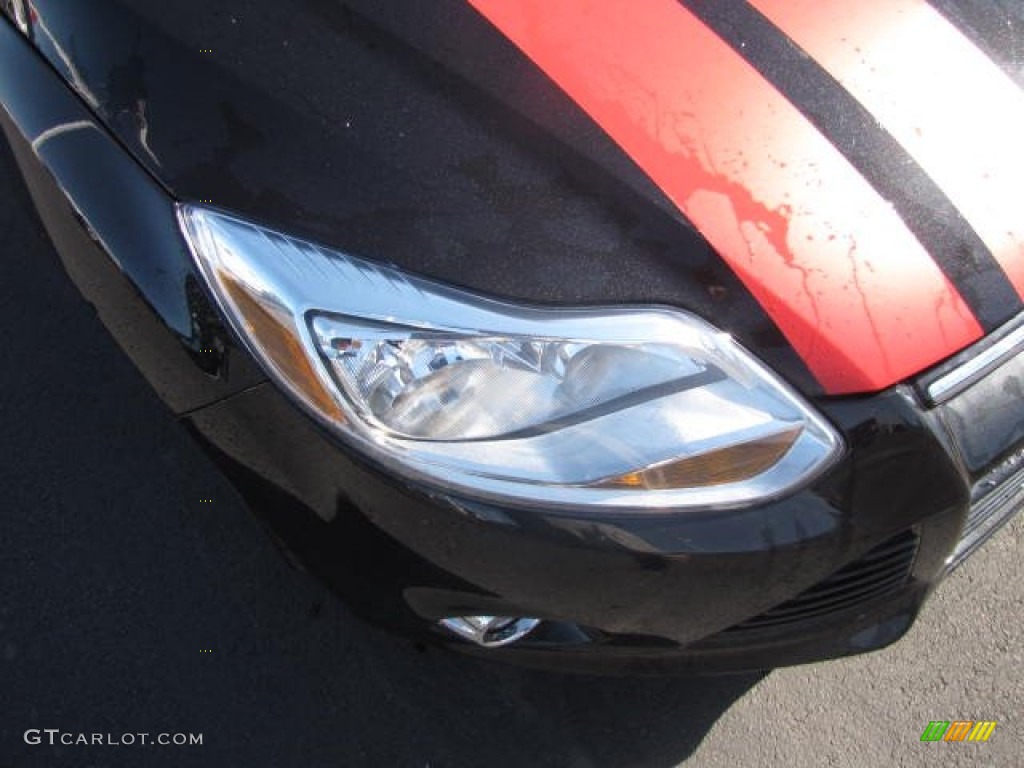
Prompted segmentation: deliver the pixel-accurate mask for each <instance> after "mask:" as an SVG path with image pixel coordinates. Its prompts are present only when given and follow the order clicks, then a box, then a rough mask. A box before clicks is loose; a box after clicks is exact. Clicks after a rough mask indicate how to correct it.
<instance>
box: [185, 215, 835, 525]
mask: <svg viewBox="0 0 1024 768" xmlns="http://www.w3.org/2000/svg"><path fill="white" fill-rule="evenodd" d="M180 216H181V221H182V226H183V229H184V231H185V233H186V236H187V239H188V240H189V243H190V244H191V247H192V250H193V253H194V255H195V258H196V261H197V263H198V265H199V267H200V270H201V271H202V273H203V275H204V276H205V278H206V280H207V281H208V282H209V284H210V286H211V288H212V290H213V292H214V294H215V296H216V297H217V299H218V301H219V303H220V305H221V308H222V309H223V310H224V312H225V314H226V315H227V317H228V319H229V320H230V322H231V323H232V325H233V326H234V328H235V330H236V332H237V333H238V334H239V336H240V337H241V339H242V340H243V342H244V343H245V344H246V345H247V346H248V347H249V348H250V350H251V351H252V352H253V354H254V355H255V356H256V357H257V358H258V359H259V360H260V361H261V363H262V364H263V365H264V367H265V368H266V369H267V371H268V373H269V374H270V375H271V376H272V378H274V379H275V380H276V381H277V382H278V384H279V385H281V386H282V387H284V388H285V389H286V390H287V391H289V392H290V393H291V395H292V396H293V397H294V398H295V399H296V400H297V401H298V402H299V403H300V404H301V405H302V406H304V407H305V408H306V409H307V410H308V411H309V412H310V413H311V414H313V415H314V416H315V417H316V418H318V419H320V420H321V421H322V422H324V423H326V424H327V425H328V426H329V427H330V428H331V429H333V430H334V431H335V432H336V433H337V434H338V435H339V436H340V437H341V438H343V439H345V440H346V441H348V442H349V443H350V444H352V445H353V446H355V447H357V448H358V449H360V450H361V451H363V452H364V453H365V454H366V455H367V456H368V457H369V458H371V459H373V460H374V461H376V462H378V463H379V464H381V465H383V466H384V467H385V468H387V469H389V470H391V471H394V472H396V473H398V474H401V475H403V476H406V477H409V478H411V479H414V480H417V481H420V482H425V483H428V484H430V485H433V486H437V487H441V488H442V489H445V490H448V491H452V492H455V493H457V494H460V495H463V496H471V497H476V498H484V499H489V500H496V501H501V502H504V503H522V504H528V505H538V504H542V505H544V506H546V507H551V508H557V507H563V506H580V505H585V506H588V507H593V508H595V509H599V508H620V509H621V508H631V509H636V510H642V509H680V508H705V509H706V508H724V507H730V506H737V505H741V504H750V503H754V502H757V501H763V500H767V499H771V498H775V497H778V496H780V495H783V494H785V493H788V492H791V491H793V490H794V489H795V488H797V487H798V486H800V485H802V484H804V483H806V482H809V481H810V480H811V479H813V478H814V477H815V476H817V475H818V474H820V473H821V472H822V471H824V469H825V468H826V467H827V466H829V464H830V463H831V462H833V461H834V460H835V459H836V457H837V456H838V455H839V453H840V451H841V442H840V439H839V437H838V435H837V434H836V433H835V431H834V429H832V427H831V426H830V425H829V424H828V423H827V422H825V421H824V420H823V419H822V418H821V417H820V416H819V415H818V414H817V413H816V412H814V411H813V410H812V409H811V408H810V407H809V406H808V405H807V404H806V403H805V402H803V400H802V399H801V398H800V397H799V396H798V395H797V394H796V393H795V392H793V391H792V390H791V389H790V388H789V387H788V386H786V385H785V384H784V383H783V382H782V381H781V380H779V379H778V377H776V376H775V375H774V374H773V373H772V372H771V371H769V370H768V369H766V368H765V367H764V366H763V365H762V364H761V363H759V362H758V361H757V360H756V359H755V358H753V357H752V356H751V355H750V354H749V353H747V352H746V351H745V350H743V349H742V348H741V347H740V346H739V345H737V344H736V343H735V342H734V341H733V340H732V339H731V337H729V336H728V335H727V334H724V333H721V332H720V331H718V330H716V329H715V328H713V327H712V326H710V325H708V324H707V323H705V322H704V321H702V320H700V319H699V318H696V317H694V316H692V315H690V314H687V313H684V312H681V311H678V310H670V309H662V308H625V307H612V308H604V309H541V308H536V307H527V306H520V305H515V304H511V303H507V302H501V301H496V300H493V299H489V298H485V297H481V296H478V295H475V294H472V293H469V292H465V291H461V290H458V289H455V288H452V287H450V286H447V285H443V284H440V283H436V282H433V281H430V280H426V279H422V278H418V277H415V276H412V275H409V274H407V273H403V272H401V271H400V270H398V269H394V268H391V267H386V266H381V265H377V264H373V263H371V262H368V261H364V260H361V259H358V258H355V257H352V256H349V255H346V254H343V253H339V252H337V251H332V250H328V249H325V248H321V247H318V246H316V245H313V244H311V243H307V242H304V241H301V240H297V239H295V238H290V237H287V236H285V235H282V234H280V233H276V232H273V231H270V230H267V229H264V228H262V227H258V226H256V225H254V224H251V223H249V222H246V221H243V220H240V219H237V218H234V217H231V216H228V215H225V214H221V213H217V212H213V211H209V210H206V209H203V208H200V207H195V206H183V207H182V208H181V209H180Z"/></svg>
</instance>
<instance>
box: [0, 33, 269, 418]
mask: <svg viewBox="0 0 1024 768" xmlns="http://www.w3.org/2000/svg"><path fill="white" fill-rule="evenodd" d="M0 103H2V105H3V111H2V112H0V119H2V123H3V128H4V132H5V133H6V135H7V137H8V140H9V141H10V143H11V147H12V149H13V150H14V153H15V156H16V158H17V160H18V163H19V166H20V167H21V169H22V172H23V174H24V175H25V178H26V180H27V182H28V184H29V189H30V191H31V192H32V195H33V199H34V200H35V202H36V205H37V206H38V208H39V210H40V212H41V214H42V215H43V218H44V221H45V223H46V225H47V229H48V231H49V233H50V236H51V238H52V239H53V241H54V243H55V244H56V246H57V249H58V251H59V253H60V254H61V256H62V259H63V260H64V265H65V267H66V268H67V270H68V273H69V275H70V276H71V278H72V280H74V282H75V284H76V285H77V286H78V288H79V290H81V292H82V294H83V295H84V296H85V297H86V298H87V299H88V300H89V301H90V302H91V303H92V304H93V305H94V307H95V308H96V310H97V312H98V313H99V315H100V317H101V318H102V319H103V321H104V323H105V325H106V326H107V328H108V330H110V332H111V334H112V335H113V336H114V337H115V338H116V339H117V340H118V342H119V343H120V345H121V346H122V348H124V349H125V351H126V352H127V353H128V354H129V355H130V356H131V357H132V359H133V361H134V362H135V364H136V365H137V366H138V367H139V369H140V370H141V371H142V372H143V374H144V375H145V376H146V378H147V379H148V380H149V382H150V384H152V386H153V387H154V388H155V389H156V390H157V392H158V393H159V394H160V395H161V397H163V398H164V400H165V401H166V402H167V403H168V405H169V406H170V407H171V408H172V409H173V410H174V411H176V412H179V413H180V412H185V411H188V410H191V409H193V408H197V407H199V406H201V405H205V404H207V403H209V402H212V401H214V400H216V399H219V398H221V397H225V396H227V395H229V394H231V393H233V392H237V391H239V390H241V389H244V388H245V387H248V386H252V385H253V384H256V383H258V382H260V381H262V380H263V379H264V376H263V374H262V373H261V372H260V371H259V370H258V369H257V368H256V367H255V366H254V365H253V364H252V363H251V361H250V359H249V358H248V357H247V356H245V355H241V354H239V353H238V351H237V348H236V347H235V345H234V342H233V341H232V339H231V338H230V336H228V334H227V333H226V332H225V329H224V327H223V326H222V325H221V322H220V320H219V318H218V317H217V315H216V313H215V312H214V311H213V310H212V307H211V305H210V300H209V298H208V296H207V294H206V291H205V288H203V287H202V284H201V282H200V280H199V275H198V273H197V271H196V269H195V266H194V265H193V263H192V258H191V256H190V254H189V253H188V249H187V246H186V244H185V242H184V240H183V239H182V237H181V234H180V232H179V230H178V225H177V220H176V218H175V211H174V204H173V200H172V199H171V198H170V197H169V196H168V195H167V193H166V191H165V190H163V189H162V188H161V187H160V186H159V184H157V183H156V182H155V181H154V180H153V179H152V178H151V177H149V176H148V175H147V174H146V173H145V172H144V171H143V170H142V169H141V168H140V167H139V166H138V165H137V164H136V163H135V162H134V161H133V160H132V159H131V157H130V156H128V155H127V154H126V153H125V151H124V149H123V148H122V147H121V146H120V145H119V144H118V143H117V142H116V141H114V140H113V139H112V138H111V136H110V135H109V134H108V133H107V132H106V130H105V129H104V128H103V126H101V125H100V124H99V123H98V122H97V121H96V120H95V119H94V118H93V116H92V115H91V114H90V113H89V111H88V110H86V109H85V108H84V107H83V105H82V104H81V102H79V100H78V99H76V98H75V97H74V96H73V95H72V94H71V93H70V91H68V89H67V88H66V87H65V86H64V85H63V83H61V82H60V81H59V79H58V78H56V77H55V76H54V75H53V73H52V72H51V71H49V70H48V68H47V67H46V66H45V65H43V64H42V63H41V62H40V61H39V59H38V57H37V56H36V54H35V53H34V52H33V51H32V50H31V48H30V47H29V46H28V45H27V44H26V43H25V42H24V41H23V40H22V39H21V38H20V37H19V36H18V35H17V34H16V33H15V31H14V29H13V28H12V27H11V26H10V25H9V24H7V23H5V22H0Z"/></svg>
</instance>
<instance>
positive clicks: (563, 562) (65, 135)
mask: <svg viewBox="0 0 1024 768" xmlns="http://www.w3.org/2000/svg"><path fill="white" fill-rule="evenodd" d="M0 104H2V105H3V113H2V122H3V126H4V129H5V132H6V133H7V135H8V138H9V139H10V142H11V145H12V147H13V149H14V151H15V154H16V156H17V158H18V160H19V163H20V165H21V167H22V170H23V172H24V174H25V176H26V179H27V181H28V183H29V186H30V189H31V191H32V194H33V197H34V199H35V202H36V206H37V208H38V209H39V211H40V213H41V215H42V217H43V219H44V222H45V223H46V225H47V228H48V230H49V231H50V233H51V236H52V238H53V240H54V242H55V244H56V246H57V248H58V251H59V252H60V254H61V257H62V259H63V260H64V262H65V265H66V266H67V268H68V271H69V273H70V274H71V276H72V278H73V279H74V280H75V282H76V284H77V285H78V286H79V287H80V288H81V290H82V291H83V293H84V294H85V295H86V296H87V297H88V298H89V300H90V301H92V302H93V303H94V304H95V305H96V306H97V309H98V311H99V314H100V316H101V318H102V319H103V320H104V322H105V323H106V325H107V327H108V328H109V329H110V330H111V332H112V333H113V335H114V336H115V337H116V338H117V339H118V341H119V343H120V344H121V345H122V347H124V348H125V350H126V351H127V352H128V354H129V355H130V356H131V357H132V359H133V360H134V361H135V362H136V364H137V365H138V366H139V368H140V369H141V370H142V371H143V373H144V374H145V375H146V376H147V378H148V379H149V381H150V383H151V384H153V386H154V387H155V388H156V390H157V391H158V392H159V393H160V394H161V396H162V397H163V398H164V399H165V401H166V402H168V404H169V405H170V407H171V408H172V409H173V410H175V411H176V412H177V413H179V414H181V415H182V417H183V420H184V421H185V423H186V424H187V425H188V426H189V428H190V429H192V430H193V431H194V432H195V433H196V435H197V436H198V437H199V438H200V439H201V441H202V442H203V444H204V445H206V446H207V448H208V449H209V450H210V452H211V453H212V454H213V455H214V456H215V457H216V458H217V459H218V460H219V461H220V463H221V465H222V467H223V468H224V470H225V471H226V472H227V474H228V475H229V476H230V477H232V479H233V480H234V481H235V483H236V485H237V486H238V487H239V489H240V490H241V491H242V493H243V494H244V495H245V496H246V498H247V499H248V500H249V502H250V504H251V506H252V507H253V508H254V510H255V511H256V512H257V513H258V514H260V515H261V516H262V517H263V518H264V519H265V520H266V521H267V523H268V525H269V526H270V528H271V529H272V530H273V532H274V533H275V535H277V536H278V537H279V538H280V539H281V540H282V541H283V542H284V543H285V545H286V546H287V547H288V548H289V549H290V550H292V551H293V552H294V553H296V554H297V555H298V557H299V559H300V560H301V561H302V562H303V563H304V564H305V565H306V566H307V567H308V568H309V569H310V570H312V571H313V572H315V573H316V574H317V575H318V576H320V577H321V578H323V579H324V580H326V581H327V582H328V583H329V584H330V585H331V586H332V588H334V589H335V590H336V591H337V592H338V593H339V594H341V595H342V596H344V597H345V598H346V599H347V600H348V602H349V603H350V604H351V605H352V606H353V607H354V608H355V609H356V610H357V611H358V612H360V613H361V614H362V615H364V616H366V617H367V618H369V619H371V620H373V621H376V622H378V623H382V624H385V625H387V626H390V627H393V628H395V629H398V630H400V631H403V632H406V633H409V634H411V635H414V636H419V637H423V638H429V639H432V640H437V641H441V642H446V643H448V644H450V645H451V646H452V647H456V648H459V649H461V650H465V651H468V652H473V653H484V654H486V655H487V656H488V657H491V658H500V659H505V660H510V661H516V662H520V663H525V664H534V665H549V666H554V667H557V668H559V669H578V670H602V671H621V672H655V671H683V672H698V671H699V672H713V671H725V670H736V669H749V668H764V667H771V666H778V665H782V664H793V663H799V662H804V661H811V660H815V659H821V658H828V657H834V656H841V655H845V654H850V653H857V652H861V651H866V650H870V649H872V648H878V647H881V646H884V645H886V644H887V643H890V642H892V641H893V640H895V639H897V638H898V637H899V636H901V635H902V634H903V633H904V632H905V631H906V629H907V628H908V627H909V626H910V624H911V622H912V621H913V618H914V616H915V614H916V612H917V610H918V609H919V607H920V605H921V603H922V601H923V600H924V598H925V597H926V595H927V593H928V591H929V590H930V589H931V588H932V587H933V586H934V585H935V584H936V583H937V582H938V580H940V579H941V578H942V576H943V575H944V574H945V573H946V572H948V570H949V569H950V568H951V567H952V566H953V565H955V563H956V562H958V558H959V557H960V555H964V554H966V553H967V552H968V551H969V550H970V549H972V548H973V547H975V546H976V545H977V544H978V543H980V541H981V540H983V538H984V536H985V535H989V534H990V533H991V532H992V531H994V530H995V528H996V527H997V526H998V524H999V523H1000V522H1002V521H1004V520H1005V519H1007V517H1008V516H1009V514H1011V513H1012V512H1013V511H1015V510H1016V509H1018V508H1019V507H1020V504H1021V496H1022V491H1021V485H1022V483H1024V478H1022V475H1021V472H1020V471H1019V470H1018V463H1019V457H1020V452H1021V448H1022V446H1024V438H1022V437H1021V435H1020V433H1019V431H1018V430H1016V429H1008V430H1001V431H1000V430H995V431H994V433H995V434H998V435H999V437H997V438H986V437H985V436H984V435H979V433H978V431H977V430H972V429H971V428H970V427H969V426H965V425H969V424H970V423H971V422H972V421H974V420H980V421H984V418H983V417H984V416H985V415H987V414H989V413H990V412H992V409H993V408H994V407H996V406H995V404H996V403H998V408H999V409H1002V410H1005V414H1003V418H1004V419H1005V418H1009V420H1010V421H1009V423H1010V424H1011V425H1013V424H1021V423H1024V410H1022V409H1024V405H1022V402H1024V401H1022V400H1021V399H1020V398H1016V399H1014V398H1013V397H1012V396H1010V395H1005V394H1000V393H1005V392H1011V393H1012V391H1013V386H1014V382H1017V381H1019V370H1018V366H1019V364H1020V360H1021V358H1014V359H1013V360H1012V361H1009V362H1007V363H1005V364H1004V365H1003V366H1001V367H999V368H997V369H995V370H992V371H989V372H988V373H987V375H986V376H985V377H983V378H982V379H980V380H979V381H977V382H973V383H972V386H970V387H968V388H967V389H965V390H964V391H962V392H960V393H959V394H957V396H956V397H955V398H952V399H950V400H949V401H948V402H945V403H943V404H941V405H938V406H934V407H928V406H926V405H925V404H924V401H923V400H922V398H921V396H920V394H919V392H918V390H917V389H915V387H913V386H911V385H906V386H900V387H897V388H894V389H893V390H890V391H887V392H884V393H880V394H878V395H875V396H872V397H869V398H851V399H843V400H834V401H823V402H820V403H818V405H819V407H821V408H822V410H823V411H824V412H825V413H826V415H827V416H828V417H829V418H830V419H831V420H832V421H833V423H834V424H836V426H837V427H838V428H839V429H840V430H841V431H842V433H843V435H844V437H845V439H846V442H847V445H848V446H849V448H850V450H849V452H848V454H847V455H846V457H845V458H844V460H843V461H842V462H841V463H839V464H838V465H837V466H836V467H835V468H833V469H832V470H831V471H830V472H829V473H828V475H827V476H825V477H823V478H821V479H819V480H818V481H817V482H816V483H815V484H814V485H813V486H812V487H809V488H807V489H804V490H803V491H801V492H799V493H797V494H795V495H793V496H791V497H789V498H787V499H784V500H781V501H778V502H774V503H771V504H765V505H761V506H757V507H752V508H748V509H740V510H731V511H727V512H714V513H711V512H708V513H686V514H677V513H672V512H661V513H653V514H643V515H631V514H600V515H596V514H594V513H593V512H591V511H589V510H586V509H579V510H574V511H568V512H566V511H560V512H558V513H554V512H552V511H550V510H544V509H535V510H521V509H520V510H513V509H502V508H498V507H494V506H491V505H486V504H481V503H477V502H472V501H468V500H465V499H459V498H453V497H450V496H445V495H439V494H437V493H434V492H432V491H431V490H430V489H429V488H422V487H417V486H414V485H410V484H407V483H403V482H401V481H399V480H397V479H396V478H394V477H391V476H388V475H387V474H385V473H383V472H381V471H379V470H378V469H377V468H375V467H373V466H371V465H369V464H367V463H366V462H365V461H364V460H363V459H362V458H361V457H359V456H355V455H352V454H351V453H350V452H349V451H348V450H347V449H346V447H345V446H343V445H341V444H339V443H338V442H337V441H336V440H335V439H334V438H333V437H332V436H330V435H328V434H325V433H324V432H322V431H321V430H320V429H319V428H318V427H317V426H316V425H314V424H313V423H312V422H311V421H310V420H309V419H307V418H306V417H305V416H303V415H302V414H301V413H300V412H299V411H298V410H297V409H296V408H294V407H293V406H292V405H291V404H290V403H289V402H288V401H287V400H286V399H285V397H284V396H283V395H282V394H281V393H280V392H278V391H277V390H276V389H275V388H274V387H272V386H271V385H270V384H268V383H266V382H265V380H264V377H263V376H262V375H261V373H260V372H259V371H258V370H257V369H256V367H255V366H254V365H253V363H252V361H251V360H250V359H249V358H248V357H247V355H246V354H245V353H244V352H243V351H242V350H241V348H240V345H238V344H237V340H235V339H233V338H232V336H231V334H230V333H229V332H228V331H227V330H226V329H225V327H224V325H223V323H222V322H221V319H220V318H219V317H218V316H217V313H216V312H215V311H214V310H213V309H212V305H211V302H210V301H209V297H208V295H207V293H206V291H205V288H204V287H203V285H202V282H201V280H199V279H198V275H197V274H196V271H195V268H194V266H193V265H192V264H191V261H190V260H189V258H188V254H187V249H186V246H185V244H184V241H183V240H182V239H181V237H180V234H179V233H178V231H177V227H176V222H175V218H174V209H173V205H174V201H173V200H172V199H171V198H170V197H169V196H168V195H167V194H166V192H165V191H164V190H163V189H161V187H160V186H159V184H158V183H157V182H155V181H154V180H153V179H152V178H150V177H149V176H147V175H146V173H145V172H144V171H143V170H142V169H141V168H140V167H139V165H138V164H137V163H135V161H134V160H133V159H132V158H131V157H130V156H129V155H128V154H127V153H126V152H125V151H124V150H123V148H122V147H121V146H120V145H118V144H117V143H116V142H115V141H113V140H112V139H111V138H110V136H109V134H107V132H106V131H105V129H104V128H103V127H102V126H101V125H99V124H98V123H97V122H96V121H95V118H94V117H93V116H92V115H91V114H90V113H89V112H88V111H87V110H85V109H84V107H83V106H82V104H81V103H80V102H79V100H78V99H77V98H76V97H75V96H74V95H73V94H72V93H71V92H70V91H69V90H68V89H67V88H66V87H65V85H64V84H63V82H62V81H61V80H60V79H59V78H58V77H57V75H56V74H55V73H54V72H53V71H52V70H50V69H49V68H48V66H47V65H46V64H45V63H43V62H42V60H41V59H39V58H38V57H37V56H35V54H34V53H33V52H32V51H31V49H30V48H29V46H28V45H27V44H25V42H24V41H23V40H22V39H21V38H20V37H18V36H17V35H16V34H15V33H14V31H13V29H12V28H11V27H9V26H8V25H6V24H4V23H0ZM1018 386H1019V385H1018ZM1014 419H1016V421H1014ZM969 514H970V519H969ZM965 525H966V526H967V527H966V529H965ZM965 531H966V533H965ZM472 614H490V615H513V616H515V615H524V616H534V617H538V618H541V619H543V620H544V623H543V624H542V626H541V628H540V629H539V630H537V631H535V632H534V633H532V634H530V635H529V636H527V638H526V639H524V640H523V641H520V642H519V643H516V644H514V645H512V646H507V647H503V648H500V649H490V650H487V651H482V650H480V649H477V648H476V647H475V646H471V645H468V644H466V643H464V642H461V641H457V640H455V639H454V638H452V637H450V636H448V635H445V634H443V633H441V632H440V631H439V630H437V629H436V622H437V620H438V619H440V618H442V617H445V616H453V615H454V616H457V615H472Z"/></svg>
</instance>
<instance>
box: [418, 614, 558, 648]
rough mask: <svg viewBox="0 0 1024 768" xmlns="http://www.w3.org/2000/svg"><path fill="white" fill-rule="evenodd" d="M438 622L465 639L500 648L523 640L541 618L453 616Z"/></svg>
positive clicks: (485, 646)
mask: <svg viewBox="0 0 1024 768" xmlns="http://www.w3.org/2000/svg"><path fill="white" fill-rule="evenodd" d="M438 624H440V625H441V626H442V627H444V628H445V629H447V630H448V631H449V632H453V633H454V634H456V635H458V636H459V637H461V638H463V639H464V640H469V641H470V642H471V643H475V644H477V645H480V646H483V647H484V648H498V647H500V646H502V645H509V644H511V643H514V642H516V641H517V640H522V639H523V638H524V637H526V636H527V635H528V634H530V633H531V632H532V631H533V630H534V629H536V628H537V627H538V626H539V625H540V619H531V618H528V617H524V616H452V617H449V618H445V619H441V620H440V621H439V622H438Z"/></svg>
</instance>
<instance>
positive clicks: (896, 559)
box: [728, 531, 918, 632]
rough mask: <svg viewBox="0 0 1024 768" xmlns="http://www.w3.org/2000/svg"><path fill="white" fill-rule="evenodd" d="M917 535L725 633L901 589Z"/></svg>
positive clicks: (899, 538) (901, 537)
mask: <svg viewBox="0 0 1024 768" xmlns="http://www.w3.org/2000/svg"><path fill="white" fill-rule="evenodd" d="M917 541H918V537H917V534H916V533H915V532H913V531H904V532H903V533H900V534H898V535H896V536H894V537H892V538H891V539H888V540H887V541H885V542H883V543H882V544H879V545H878V546H877V547H875V548H874V549H872V550H871V551H870V552H868V553H867V554H866V555H864V556H863V557H861V558H860V559H859V560H855V561H854V562H852V563H850V564H849V565H846V566H844V567H843V568H841V569H840V570H838V571H836V572H835V573H833V574H832V575H831V576H829V577H828V578H827V579H825V580H823V581H820V582H818V583H817V584H815V585H814V586H813V587H811V588H810V589H808V590H806V591H805V592H802V593H800V594H799V595H797V596H796V597H794V598H793V599H792V600H787V601H786V602H785V603H782V604H781V605H777V606H775V607H774V608H772V609H770V610H768V611H765V612H764V613H762V614H760V615H759V616H755V617H754V618H752V619H747V620H746V621H744V622H743V623H742V624H737V625H736V626H734V627H732V628H731V629H730V630H728V631H729V632H735V631H739V630H744V631H746V630H752V629H768V628H773V627H780V626H785V625H788V624H795V623H796V622H800V621H806V620H807V619H816V618H820V617H823V616H827V615H828V614H831V613H836V612H838V611H845V610H846V609H847V608H851V607H853V606H855V605H860V604H861V603H866V602H869V601H871V600H874V599H876V598H879V597H882V596H883V595H886V594H888V593H890V592H894V591H896V590H898V589H899V588H900V587H902V586H903V585H904V584H905V583H906V581H907V576H908V574H909V573H910V569H911V567H912V566H913V564H914V556H915V555H916V554H917Z"/></svg>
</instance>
